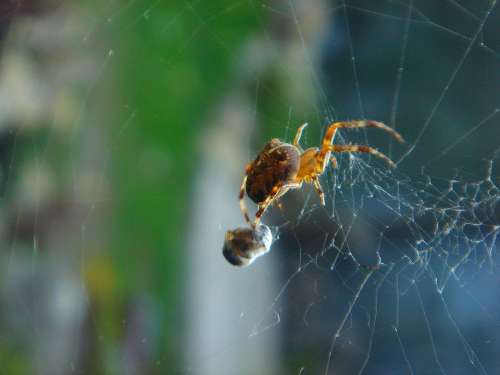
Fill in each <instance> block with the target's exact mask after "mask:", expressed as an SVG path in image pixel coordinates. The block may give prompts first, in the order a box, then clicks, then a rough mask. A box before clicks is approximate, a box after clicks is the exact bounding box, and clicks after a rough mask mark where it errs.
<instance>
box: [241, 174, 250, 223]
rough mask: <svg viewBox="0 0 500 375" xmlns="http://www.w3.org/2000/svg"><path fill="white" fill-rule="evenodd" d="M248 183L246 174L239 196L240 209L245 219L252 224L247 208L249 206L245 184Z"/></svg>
mask: <svg viewBox="0 0 500 375" xmlns="http://www.w3.org/2000/svg"><path fill="white" fill-rule="evenodd" d="M246 184H247V176H246V175H245V177H243V182H242V183H241V187H240V194H239V198H240V210H241V212H242V214H243V217H244V218H245V221H246V222H247V223H248V224H250V217H248V210H247V206H246V204H245V199H244V197H245V186H246Z"/></svg>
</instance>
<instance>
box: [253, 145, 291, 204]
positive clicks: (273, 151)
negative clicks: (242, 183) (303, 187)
mask: <svg viewBox="0 0 500 375" xmlns="http://www.w3.org/2000/svg"><path fill="white" fill-rule="evenodd" d="M299 164H300V154H299V150H298V149H297V148H296V147H295V146H293V145H291V144H288V143H284V142H281V141H280V140H279V139H272V140H271V141H269V142H268V143H266V145H265V146H264V148H263V149H262V151H261V152H260V153H259V154H258V155H257V157H256V158H255V160H254V161H253V162H252V163H251V164H250V166H249V167H248V171H247V182H246V193H247V195H248V196H249V197H250V199H251V200H252V201H254V202H255V203H257V204H259V203H262V202H264V200H265V199H266V198H267V197H268V196H269V195H270V194H271V192H272V190H273V188H274V187H275V186H278V185H281V184H287V183H289V182H293V181H294V180H295V177H296V176H297V173H298V171H299Z"/></svg>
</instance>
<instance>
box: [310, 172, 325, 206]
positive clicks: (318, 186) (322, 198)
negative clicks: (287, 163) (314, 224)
mask: <svg viewBox="0 0 500 375" xmlns="http://www.w3.org/2000/svg"><path fill="white" fill-rule="evenodd" d="M312 182H313V185H314V189H315V190H316V193H318V195H319V200H320V201H321V205H322V206H324V205H325V193H324V192H323V188H322V187H321V184H320V183H319V179H318V177H313V180H312Z"/></svg>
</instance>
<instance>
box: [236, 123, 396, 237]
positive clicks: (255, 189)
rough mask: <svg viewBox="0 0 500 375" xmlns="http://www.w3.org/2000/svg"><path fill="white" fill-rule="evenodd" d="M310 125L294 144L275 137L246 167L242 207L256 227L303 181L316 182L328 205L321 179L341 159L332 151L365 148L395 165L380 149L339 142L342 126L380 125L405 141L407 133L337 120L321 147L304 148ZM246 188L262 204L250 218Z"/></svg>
mask: <svg viewBox="0 0 500 375" xmlns="http://www.w3.org/2000/svg"><path fill="white" fill-rule="evenodd" d="M306 126H307V123H306V124H303V125H301V126H300V127H299V128H298V129H297V133H296V134H295V138H294V140H293V144H289V143H285V142H282V141H280V140H279V139H277V138H274V139H271V140H270V141H269V142H267V143H266V144H265V145H264V148H263V149H262V150H261V151H260V152H259V154H258V155H257V157H256V158H255V160H254V161H253V162H251V163H249V164H248V165H247V166H246V168H245V177H244V178H243V182H242V184H241V188H240V194H239V199H240V208H241V212H242V213H243V217H244V218H245V221H246V222H247V223H249V224H251V226H252V227H253V228H256V227H257V225H258V223H259V221H260V218H261V216H262V215H263V214H264V212H265V211H266V209H267V208H268V207H269V205H270V204H272V203H273V202H277V199H278V198H280V197H281V196H283V195H284V194H285V193H286V192H287V191H288V190H290V189H298V188H300V187H301V186H302V183H304V182H306V183H310V184H313V185H314V188H315V189H316V192H317V193H318V195H319V198H320V200H321V204H322V205H325V194H324V193H323V189H322V188H321V184H320V182H319V176H321V175H322V174H323V173H324V172H325V170H326V167H327V166H328V162H329V161H330V160H331V161H332V164H333V166H334V167H336V166H337V160H336V159H335V157H333V156H331V153H332V152H364V153H369V154H372V155H375V156H378V157H379V158H382V159H384V160H385V161H386V162H387V163H388V164H389V165H390V166H391V167H394V163H393V161H392V160H391V159H389V158H388V157H387V156H385V155H384V154H383V153H381V152H380V151H377V150H376V149H374V148H372V147H369V146H364V145H352V144H348V145H335V144H333V139H334V137H335V133H336V131H337V129H340V128H351V129H352V128H366V127H372V128H378V129H382V130H385V131H386V132H388V133H389V134H391V135H392V136H393V137H394V138H395V139H396V140H397V141H398V142H401V143H404V140H403V137H401V135H400V134H399V133H398V132H396V131H395V130H394V129H392V128H390V127H388V126H387V125H385V124H383V123H381V122H377V121H371V120H360V121H343V122H335V123H333V124H331V125H330V126H329V127H328V130H327V131H326V134H325V137H324V138H323V143H322V145H321V148H317V147H311V148H308V149H307V150H305V151H304V150H302V148H301V147H300V145H299V142H300V137H301V135H302V131H303V130H304V128H305V127H306ZM245 191H246V193H247V195H248V197H249V198H250V199H251V200H252V201H253V202H254V203H256V204H257V205H258V210H257V213H256V214H255V220H254V221H253V223H252V222H250V218H249V216H248V211H247V208H246V205H245V201H244V196H245Z"/></svg>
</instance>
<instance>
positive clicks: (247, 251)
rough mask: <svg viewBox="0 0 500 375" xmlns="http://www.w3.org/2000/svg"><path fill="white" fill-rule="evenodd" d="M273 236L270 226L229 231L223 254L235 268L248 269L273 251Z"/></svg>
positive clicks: (261, 225) (225, 239)
mask: <svg viewBox="0 0 500 375" xmlns="http://www.w3.org/2000/svg"><path fill="white" fill-rule="evenodd" d="M272 242H273V235H272V233H271V230H270V229H269V227H268V226H266V225H263V224H260V225H258V226H256V227H255V228H254V227H249V228H236V229H233V230H228V231H227V232H226V236H225V238H224V246H223V248H222V254H223V255H224V258H226V260H227V261H228V262H229V263H231V264H232V265H234V266H238V267H246V266H249V265H250V264H252V263H253V261H254V260H255V259H257V258H258V257H260V256H261V255H264V254H266V253H268V252H269V250H271V245H272Z"/></svg>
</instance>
